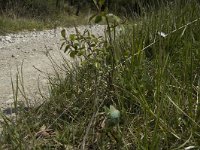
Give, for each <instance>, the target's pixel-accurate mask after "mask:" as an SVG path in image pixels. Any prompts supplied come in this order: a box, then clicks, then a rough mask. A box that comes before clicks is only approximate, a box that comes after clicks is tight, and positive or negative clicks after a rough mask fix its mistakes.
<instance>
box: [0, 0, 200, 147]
mask: <svg viewBox="0 0 200 150" xmlns="http://www.w3.org/2000/svg"><path fill="white" fill-rule="evenodd" d="M182 2H183V1H176V2H173V3H169V4H168V5H166V6H165V7H161V9H159V10H156V11H154V12H152V13H151V14H146V15H144V16H143V17H142V18H139V20H138V21H134V24H131V23H128V24H127V25H124V28H125V29H124V30H122V31H121V34H120V35H119V36H118V37H117V38H116V39H115V40H114V41H113V43H112V44H113V45H114V47H113V50H114V51H113V53H112V57H113V58H114V61H113V63H114V67H108V66H104V65H105V64H104V65H102V66H101V67H100V68H99V67H96V66H95V64H92V63H90V62H87V61H86V62H84V64H82V65H81V66H79V65H71V64H68V63H67V61H66V60H63V61H64V64H65V65H64V66H63V69H64V73H65V76H64V77H63V76H61V75H60V74H59V73H58V72H57V71H56V70H57V69H59V68H57V69H56V67H55V71H56V73H55V75H56V76H55V77H54V78H49V82H50V96H49V97H48V98H47V101H45V102H44V103H43V104H42V105H41V106H39V107H36V108H30V109H29V111H26V112H24V111H20V113H19V115H18V119H17V120H15V122H13V121H12V120H9V118H8V119H6V118H5V117H4V119H5V122H4V124H3V129H4V130H3V132H2V136H1V144H2V145H3V148H8V149H31V148H35V149H145V150H146V149H151V150H155V149H186V148H187V149H192V148H193V149H200V146H199V145H200V140H199V139H200V122H199V120H200V118H199V115H200V109H199V92H200V89H199V86H200V51H199V48H200V45H199V43H200V35H199V34H198V33H199V30H200V29H199V25H200V19H199V18H200V15H199V14H200V13H199V12H200V9H199V6H200V5H199V3H197V2H196V1H190V0H188V1H184V2H185V4H183V3H182ZM103 58H104V57H103ZM104 59H106V58H104ZM54 65H55V64H54ZM110 72H112V76H110ZM110 77H112V82H109V81H110ZM110 83H112V85H110ZM110 105H111V106H114V107H115V108H116V109H117V110H119V111H120V122H119V124H117V125H116V126H108V125H107V123H108V114H107V111H108V108H107V107H109V106H110Z"/></svg>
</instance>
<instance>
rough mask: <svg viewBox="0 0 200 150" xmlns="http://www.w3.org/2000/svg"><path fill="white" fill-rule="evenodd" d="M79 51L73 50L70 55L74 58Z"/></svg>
mask: <svg viewBox="0 0 200 150" xmlns="http://www.w3.org/2000/svg"><path fill="white" fill-rule="evenodd" d="M77 53H78V51H71V52H70V54H69V55H70V57H72V58H74V57H75V56H76V54H77Z"/></svg>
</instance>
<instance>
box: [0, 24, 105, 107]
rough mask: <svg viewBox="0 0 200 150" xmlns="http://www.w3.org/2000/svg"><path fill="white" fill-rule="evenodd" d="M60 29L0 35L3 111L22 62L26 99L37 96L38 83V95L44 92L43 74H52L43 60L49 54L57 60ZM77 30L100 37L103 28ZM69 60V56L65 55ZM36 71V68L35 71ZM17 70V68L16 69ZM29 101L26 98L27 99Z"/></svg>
mask: <svg viewBox="0 0 200 150" xmlns="http://www.w3.org/2000/svg"><path fill="white" fill-rule="evenodd" d="M62 29H63V28H57V29H54V30H44V31H32V32H20V33H17V34H8V35H6V36H0V108H1V109H5V108H7V107H9V106H10V105H11V104H12V103H13V90H12V86H11V77H12V79H13V83H14V84H15V83H16V74H17V72H18V71H17V68H20V67H21V66H22V63H23V66H22V67H23V81H24V86H25V89H26V92H27V97H31V98H32V97H37V96H39V92H38V83H39V85H40V87H42V88H41V89H42V92H44V93H45V92H46V90H47V89H48V88H47V86H48V85H47V78H46V76H45V75H44V73H42V72H40V71H38V70H41V71H43V72H49V73H50V72H52V65H51V63H50V61H49V59H48V57H47V54H48V53H50V54H51V56H53V58H55V59H60V56H61V55H60V54H62V52H61V51H60V50H59V49H60V45H61V39H62V38H61V35H60V32H61V30H62ZM78 29H79V31H84V30H85V29H88V30H90V31H91V32H92V33H93V34H95V35H103V32H104V29H105V27H104V26H101V25H94V26H79V27H78ZM66 31H67V35H69V34H71V33H74V32H75V30H74V28H66ZM65 56H66V58H67V59H68V60H69V61H70V58H69V56H67V55H65ZM36 68H37V69H36ZM19 70H20V69H19ZM31 98H30V99H31Z"/></svg>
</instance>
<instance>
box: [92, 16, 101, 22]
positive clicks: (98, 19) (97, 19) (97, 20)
mask: <svg viewBox="0 0 200 150" xmlns="http://www.w3.org/2000/svg"><path fill="white" fill-rule="evenodd" d="M101 21H102V16H101V15H98V16H96V18H95V21H94V22H95V23H99V22H101Z"/></svg>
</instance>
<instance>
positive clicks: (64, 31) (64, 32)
mask: <svg viewBox="0 0 200 150" xmlns="http://www.w3.org/2000/svg"><path fill="white" fill-rule="evenodd" d="M61 35H62V37H63V38H66V30H65V29H62V31H61Z"/></svg>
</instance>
